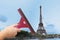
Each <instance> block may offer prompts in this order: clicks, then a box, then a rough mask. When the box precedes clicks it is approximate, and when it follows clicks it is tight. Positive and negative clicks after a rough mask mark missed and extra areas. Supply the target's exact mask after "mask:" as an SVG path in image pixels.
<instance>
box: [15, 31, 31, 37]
mask: <svg viewBox="0 0 60 40" xmlns="http://www.w3.org/2000/svg"><path fill="white" fill-rule="evenodd" d="M30 36H31V34H30V33H29V32H27V31H23V30H21V32H19V33H17V35H16V37H20V38H23V37H30Z"/></svg>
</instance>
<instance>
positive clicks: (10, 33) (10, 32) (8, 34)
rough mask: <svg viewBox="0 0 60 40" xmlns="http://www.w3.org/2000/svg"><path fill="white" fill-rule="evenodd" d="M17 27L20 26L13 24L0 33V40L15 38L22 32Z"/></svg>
mask: <svg viewBox="0 0 60 40" xmlns="http://www.w3.org/2000/svg"><path fill="white" fill-rule="evenodd" d="M17 25H18V24H13V25H11V26H8V27H6V28H5V29H4V30H2V31H0V40H3V39H4V38H12V37H15V36H16V35H17V32H20V30H19V29H18V28H17V27H16V26H17Z"/></svg>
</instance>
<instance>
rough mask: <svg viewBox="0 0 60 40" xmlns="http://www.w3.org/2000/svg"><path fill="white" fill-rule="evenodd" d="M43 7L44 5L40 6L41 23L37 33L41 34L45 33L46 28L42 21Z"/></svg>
mask: <svg viewBox="0 0 60 40" xmlns="http://www.w3.org/2000/svg"><path fill="white" fill-rule="evenodd" d="M41 9H42V6H40V23H39V27H38V30H37V33H38V34H41V35H45V34H46V30H45V29H44V26H43V22H42V10H41Z"/></svg>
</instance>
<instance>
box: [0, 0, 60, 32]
mask: <svg viewBox="0 0 60 40" xmlns="http://www.w3.org/2000/svg"><path fill="white" fill-rule="evenodd" d="M40 5H42V15H43V23H44V27H45V29H46V31H47V33H60V0H0V30H2V29H4V28H5V27H7V26H9V25H12V24H15V23H18V21H19V19H20V15H19V14H18V11H17V9H18V8H21V9H22V10H23V12H24V14H25V16H26V17H27V19H28V21H29V22H30V24H31V25H32V27H33V29H34V30H35V31H36V30H37V28H38V24H39V14H40V9H39V6H40ZM24 30H29V29H24Z"/></svg>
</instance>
